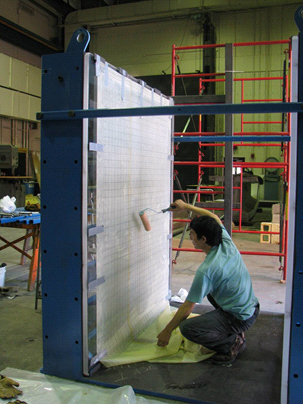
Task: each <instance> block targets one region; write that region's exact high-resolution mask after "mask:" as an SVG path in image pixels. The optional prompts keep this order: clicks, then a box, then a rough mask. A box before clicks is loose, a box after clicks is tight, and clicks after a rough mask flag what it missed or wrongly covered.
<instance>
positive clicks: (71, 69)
mask: <svg viewBox="0 0 303 404" xmlns="http://www.w3.org/2000/svg"><path fill="white" fill-rule="evenodd" d="M80 31H81V30H80ZM83 32H84V33H83V34H79V32H78V31H76V33H75V34H76V35H75V34H74V36H73V38H72V40H71V42H70V45H69V46H68V48H67V50H66V52H65V53H59V54H55V55H47V56H44V57H43V61H42V110H44V111H54V110H55V111H58V110H62V109H66V108H67V109H74V108H80V109H81V108H83V54H84V52H85V49H86V46H87V44H88V41H89V38H88V35H89V34H88V33H87V34H86V32H87V31H85V30H83ZM82 125H83V124H82V121H81V120H79V121H73V120H62V121H54V122H51V121H48V122H47V121H45V122H42V124H41V134H42V136H41V184H42V189H41V195H42V201H41V202H42V203H41V222H42V223H43V226H41V263H42V270H43V282H42V310H43V369H42V371H43V372H44V373H46V374H49V375H55V376H58V377H63V378H68V379H73V380H79V379H80V378H81V377H82V171H83V170H82V143H83V140H82Z"/></svg>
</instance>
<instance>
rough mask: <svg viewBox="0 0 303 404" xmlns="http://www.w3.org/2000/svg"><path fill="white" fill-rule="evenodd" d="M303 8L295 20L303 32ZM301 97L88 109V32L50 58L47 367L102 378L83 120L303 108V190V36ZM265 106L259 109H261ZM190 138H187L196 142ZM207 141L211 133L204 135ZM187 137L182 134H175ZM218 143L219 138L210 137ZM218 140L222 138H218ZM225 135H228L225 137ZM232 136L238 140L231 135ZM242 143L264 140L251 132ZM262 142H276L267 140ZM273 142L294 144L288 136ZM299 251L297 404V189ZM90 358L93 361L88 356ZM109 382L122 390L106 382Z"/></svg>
mask: <svg viewBox="0 0 303 404" xmlns="http://www.w3.org/2000/svg"><path fill="white" fill-rule="evenodd" d="M302 12H303V7H299V8H298V10H297V12H296V15H295V20H296V23H297V25H298V28H299V30H300V32H303V20H302ZM80 34H83V35H84V40H83V41H81V42H79V41H78V39H77V38H79V35H80ZM299 39H300V41H299V43H300V45H299V100H298V103H272V104H270V105H269V104H253V105H251V106H250V105H248V104H245V105H237V104H231V105H211V106H186V107H184V108H183V107H182V106H181V107H180V106H177V107H157V108H140V109H136V108H134V109H126V110H89V111H87V110H83V84H84V83H83V53H84V52H85V49H86V46H87V43H88V40H89V35H88V33H87V31H85V30H78V31H77V32H76V33H75V34H74V36H73V38H72V40H71V44H70V46H69V47H68V49H67V51H66V53H62V54H56V55H48V56H45V57H44V58H43V65H42V69H43V81H42V112H41V113H39V114H37V118H38V119H41V122H42V140H41V183H42V188H41V194H42V205H41V210H42V230H41V254H42V268H43V296H42V298H43V356H44V362H43V372H44V373H47V374H50V375H55V376H59V377H63V378H67V379H73V380H81V381H86V382H89V383H96V384H102V383H97V382H96V381H92V380H90V379H87V378H84V377H83V370H82V369H83V359H82V344H83V339H82V318H83V313H82V306H81V300H82V279H81V276H82V248H81V246H82V223H81V219H82V216H81V211H82V143H83V142H82V119H83V118H94V117H110V116H132V115H134V116H135V115H136V116H138V115H139V116H143V115H182V114H183V115H189V114H200V113H201V114H218V113H222V114H230V113H243V112H247V113H248V112H259V111H260V108H262V112H298V149H297V153H298V160H297V189H298V190H302V189H303V165H302V164H303V158H302V156H303V115H302V113H300V112H301V111H302V105H303V40H302V38H301V33H300V36H299ZM258 108H259V110H258ZM197 139H198V138H196V137H193V138H191V137H186V138H183V139H182V141H197ZM204 139H206V138H204ZM175 140H176V141H178V142H179V141H180V140H181V139H180V138H179V137H178V138H176V139H175ZM208 140H214V137H208V139H207V141H208ZM216 140H217V138H216ZM220 140H221V139H220ZM224 140H225V141H234V140H237V137H235V136H230V137H228V138H226V137H225V138H224ZM241 140H242V141H245V140H247V141H254V140H256V141H260V137H259V136H258V137H257V136H256V137H254V136H249V137H245V139H243V138H241ZM262 140H263V141H267V140H269V139H268V138H267V137H264V138H262ZM270 140H271V141H273V140H274V141H279V140H280V141H287V140H289V138H286V137H285V136H276V137H270ZM296 203H297V207H296V220H295V232H296V248H295V260H294V282H293V296H292V319H291V335H290V364H289V378H288V379H289V391H288V403H289V404H297V403H299V402H301V401H302V397H303V383H302V378H303V353H302V341H303V267H302V264H301V263H302V262H303V257H302V253H301V250H302V248H301V243H300V236H301V234H302V233H303V199H302V197H301V194H300V193H299V192H298V194H297V201H296ZM88 359H89V358H87V360H88ZM102 385H104V386H106V387H117V386H114V385H109V384H102ZM137 392H139V393H143V394H152V395H156V396H158V397H165V398H171V399H178V400H179V401H183V402H191V403H198V402H199V403H202V401H197V400H191V399H185V398H181V397H169V396H165V395H163V394H157V393H151V392H146V391H142V390H140V391H137Z"/></svg>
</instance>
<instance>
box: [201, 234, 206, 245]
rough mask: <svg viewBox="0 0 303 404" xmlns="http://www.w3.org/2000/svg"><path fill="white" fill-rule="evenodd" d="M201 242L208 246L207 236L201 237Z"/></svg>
mask: <svg viewBox="0 0 303 404" xmlns="http://www.w3.org/2000/svg"><path fill="white" fill-rule="evenodd" d="M201 240H202V241H203V243H206V244H207V238H206V237H205V236H202V237H201Z"/></svg>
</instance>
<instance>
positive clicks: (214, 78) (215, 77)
mask: <svg viewBox="0 0 303 404" xmlns="http://www.w3.org/2000/svg"><path fill="white" fill-rule="evenodd" d="M281 44H285V45H287V49H285V50H284V55H285V59H284V60H285V65H286V59H287V58H289V59H290V57H291V47H290V40H281V41H261V42H246V43H234V44H233V47H245V46H263V45H270V46H271V45H281ZM223 47H225V44H207V45H195V46H180V47H177V46H175V45H173V48H172V83H171V84H172V96H175V95H176V94H175V89H176V80H177V79H180V78H181V79H183V78H186V77H188V78H189V77H191V78H192V77H196V78H197V80H198V91H199V95H200V94H202V92H203V89H204V84H206V83H210V82H215V83H219V82H222V83H223V82H225V73H216V72H213V73H187V74H181V73H179V74H176V64H177V63H178V59H179V56H178V55H177V52H180V51H182V52H183V51H193V50H203V49H206V48H223ZM284 67H285V66H284ZM289 74H290V72H289ZM289 74H286V69H285V71H284V75H283V76H275V77H240V78H239V77H237V78H233V81H234V82H239V83H240V85H241V100H240V102H241V103H242V104H243V103H246V102H249V103H252V102H275V101H277V102H281V101H285V102H287V101H289V97H290V94H289V86H288V79H289ZM238 75H239V72H238ZM222 76H224V77H222ZM257 81H259V82H262V83H266V82H267V83H268V82H270V81H277V82H281V86H282V88H283V97H282V98H277V97H275V98H267V99H260V98H258V99H252V98H251V97H250V98H245V83H247V82H257ZM260 112H261V111H260ZM202 119H203V117H202V116H199V128H198V131H197V132H186V131H185V132H176V133H175V137H178V136H183V137H184V136H198V137H200V138H201V140H200V141H199V145H198V160H197V161H175V163H174V164H175V166H178V165H193V166H197V178H198V182H199V179H200V178H201V174H202V172H203V168H206V167H212V168H224V167H225V163H224V162H221V161H203V157H204V155H203V153H202V152H201V147H218V146H221V147H225V143H222V142H216V136H220V135H221V136H222V135H225V132H203V131H202ZM240 120H241V121H240V128H241V129H240V132H233V135H237V136H243V138H244V137H245V136H247V135H250V136H252V135H253V136H258V137H260V142H253V143H248V142H244V141H241V142H237V143H233V147H234V148H235V147H280V148H281V160H283V161H280V162H278V161H277V162H242V161H235V162H234V163H233V169H239V171H240V181H239V186H235V184H234V186H233V189H234V190H235V189H238V190H239V196H240V203H239V207H236V208H235V207H234V208H233V210H234V211H238V214H239V227H238V229H233V230H232V232H233V233H248V234H249V233H251V234H260V235H262V234H266V235H279V236H280V241H279V243H280V244H279V252H264V251H240V252H241V254H243V255H266V256H277V257H279V260H280V267H279V270H281V271H282V273H283V280H285V279H286V269H287V226H288V220H287V212H288V210H287V186H286V187H284V188H283V191H284V194H283V202H282V206H283V208H282V211H281V220H280V231H279V232H277V231H264V230H262V229H261V230H260V231H256V230H245V229H243V228H242V214H243V203H242V202H243V199H242V198H243V171H244V170H245V169H248V168H250V169H252V168H263V169H268V168H273V169H282V173H281V174H280V175H281V177H282V181H283V184H288V182H289V158H290V155H289V143H288V142H281V143H273V142H262V136H265V135H266V136H270V135H279V136H284V135H285V136H289V132H290V127H289V122H290V120H289V119H288V117H287V116H286V117H285V116H283V115H282V119H281V120H258V121H254V120H245V119H244V114H241V115H240ZM285 122H286V125H284V123H285ZM269 124H279V125H281V128H282V130H281V131H269V130H264V131H251V130H250V131H245V127H246V125H253V126H254V125H258V126H260V125H262V126H263V127H264V128H266V126H267V125H269ZM285 126H286V128H285ZM204 136H208V137H209V136H213V142H209V141H207V142H203V137H204ZM198 182H197V183H198ZM210 188H211V189H210ZM178 193H180V194H196V195H197V197H198V198H197V201H199V202H200V196H201V194H208V195H213V196H215V195H219V194H221V195H223V196H224V186H218V185H200V186H198V187H197V189H195V190H181V189H179V190H174V194H178ZM284 206H285V207H286V208H284ZM211 210H212V211H214V210H224V208H218V207H211ZM189 221H190V220H189V219H174V222H184V223H188V222H189ZM173 250H174V251H177V252H179V251H198V250H195V249H191V248H182V247H180V246H179V247H174V248H173Z"/></svg>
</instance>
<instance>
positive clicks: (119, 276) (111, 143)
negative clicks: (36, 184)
mask: <svg viewBox="0 0 303 404" xmlns="http://www.w3.org/2000/svg"><path fill="white" fill-rule="evenodd" d="M96 63H97V64H98V66H97V69H96V70H97V71H98V75H97V76H96V77H95V79H94V80H95V87H96V88H95V90H97V91H95V92H96V96H95V98H96V101H97V102H96V108H98V109H102V108H111V109H112V108H133V107H152V106H165V105H170V104H171V100H170V99H168V98H167V97H165V96H163V95H161V94H160V93H158V92H157V91H155V90H153V89H151V88H149V87H148V86H147V85H146V84H145V83H142V82H139V81H137V80H135V79H133V78H131V77H129V76H127V75H126V73H125V72H124V71H121V70H120V71H119V70H118V69H115V68H113V67H112V66H110V65H108V64H107V63H106V62H103V61H102V60H101V61H100V60H99V61H97V62H96ZM91 126H94V125H92V124H91ZM95 133H96V136H95V142H96V145H97V146H93V148H96V149H97V151H95V157H94V153H93V154H91V152H89V158H88V177H89V178H92V180H91V181H89V186H88V192H87V206H88V208H89V209H88V210H89V211H91V212H92V224H93V225H95V226H96V229H98V231H97V234H96V235H95V236H91V237H88V243H87V250H88V254H87V257H88V263H87V264H88V265H87V271H88V285H89V286H88V287H89V292H88V296H87V298H88V331H89V333H88V346H89V355H90V356H96V357H102V356H103V355H112V354H116V353H119V352H121V351H123V349H125V348H126V347H127V346H128V345H129V343H130V342H132V341H133V340H134V339H135V338H136V337H137V336H138V335H139V334H140V333H141V332H142V331H143V330H144V329H145V328H146V327H147V326H148V325H149V324H150V323H151V322H152V321H153V320H154V319H155V318H156V317H157V316H158V315H159V314H160V313H161V312H162V311H163V309H164V308H165V307H166V304H167V299H168V297H169V293H170V285H169V278H170V262H171V256H170V255H171V254H170V246H171V216H170V215H171V213H169V212H166V213H162V212H161V210H162V209H164V208H167V207H168V206H169V204H170V202H171V189H172V158H171V154H172V150H171V146H172V143H171V142H172V117H171V116H150V117H146V116H145V117H144V116H142V117H131V116H128V117H119V118H98V119H97V120H96V123H95ZM92 137H93V136H91V138H92ZM90 172H91V173H90ZM146 208H151V209H153V210H155V211H157V212H160V213H156V212H154V211H152V210H146V215H147V218H148V220H149V222H150V225H151V230H150V231H146V230H145V229H144V227H143V225H142V222H141V220H140V217H139V212H140V211H142V210H144V209H146ZM89 213H90V212H89ZM88 217H90V214H88ZM90 268H91V269H90ZM92 268H93V269H92ZM90 279H91V280H92V281H93V283H94V284H95V285H96V286H94V287H93V288H92V287H91V286H92V285H90V283H89V282H90ZM94 317H95V318H94ZM94 320H95V321H94ZM94 327H95V329H94ZM94 351H96V352H94Z"/></svg>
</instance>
